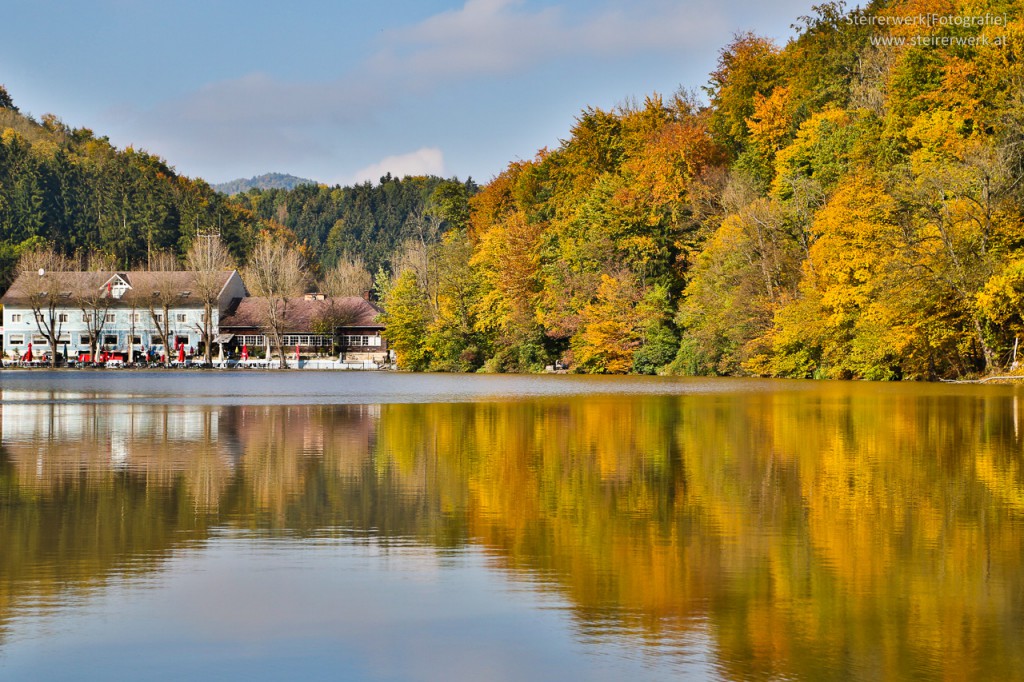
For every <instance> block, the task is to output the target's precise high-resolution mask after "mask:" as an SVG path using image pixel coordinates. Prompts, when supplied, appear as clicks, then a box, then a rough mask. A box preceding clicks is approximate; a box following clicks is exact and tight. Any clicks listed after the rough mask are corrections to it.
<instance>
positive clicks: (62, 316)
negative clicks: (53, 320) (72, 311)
mask: <svg viewBox="0 0 1024 682" xmlns="http://www.w3.org/2000/svg"><path fill="white" fill-rule="evenodd" d="M57 321H58V322H67V321H68V314H67V313H61V314H60V315H58V316H57Z"/></svg>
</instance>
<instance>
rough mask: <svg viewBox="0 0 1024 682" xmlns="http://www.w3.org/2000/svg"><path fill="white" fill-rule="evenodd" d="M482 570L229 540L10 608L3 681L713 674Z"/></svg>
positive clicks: (365, 546) (296, 544) (0, 654)
mask: <svg viewBox="0 0 1024 682" xmlns="http://www.w3.org/2000/svg"><path fill="white" fill-rule="evenodd" d="M489 563H490V562H489V561H488V559H487V558H486V557H485V556H484V554H483V553H482V552H479V551H477V550H467V551H464V552H460V553H458V554H457V555H454V556H453V555H447V556H446V557H445V559H444V560H443V562H442V561H441V560H439V558H438V557H437V555H436V553H435V552H434V551H432V550H430V549H427V548H422V547H417V546H415V545H412V544H407V545H400V546H388V547H381V546H378V545H376V544H374V543H372V542H371V543H366V542H363V541H357V542H352V541H349V540H330V541H328V540H324V539H320V540H318V541H308V542H300V541H295V540H289V539H276V540H272V541H270V540H258V539H256V538H254V537H253V536H251V535H246V534H245V533H244V532H229V533H226V534H222V535H220V536H219V537H215V538H213V539H211V540H210V541H208V543H206V544H205V545H204V546H202V547H199V548H194V549H190V550H182V551H179V552H177V553H176V554H175V556H174V557H173V558H171V559H169V560H168V561H167V562H166V564H165V565H164V566H163V568H162V569H161V571H160V573H159V574H157V575H155V576H147V577H145V578H142V579H136V578H133V579H130V580H115V581H112V582H111V583H110V584H109V585H108V586H107V587H106V588H105V589H104V590H103V591H102V592H100V593H98V594H95V595H93V597H92V598H91V599H89V600H88V601H87V602H86V603H84V604H80V605H79V606H78V607H77V608H75V609H63V610H60V611H58V612H56V613H50V614H48V615H45V616H39V615H38V614H33V613H31V608H28V609H19V612H18V613H16V614H15V616H14V618H13V619H12V621H11V622H10V623H9V625H10V629H11V631H12V633H13V636H12V637H10V638H9V639H8V641H7V642H6V643H5V644H4V645H3V647H2V648H0V673H3V675H4V676H9V677H8V679H30V678H31V679H47V680H84V679H147V680H181V679H246V680H281V679H297V680H398V679H401V680H405V679H408V680H437V681H438V682H441V681H452V680H566V679H586V680H595V681H598V680H623V679H643V680H657V679H678V676H679V675H680V674H690V675H694V676H697V677H708V676H710V674H711V673H710V671H709V669H708V668H707V667H706V666H707V660H706V657H705V655H704V653H705V651H704V650H705V648H706V647H707V646H708V643H707V641H691V642H689V646H688V651H689V653H688V654H687V655H685V656H684V655H677V656H674V657H672V659H671V660H666V659H665V657H664V656H656V655H654V654H653V653H652V652H651V651H645V649H644V648H643V647H641V646H637V645H636V644H635V643H630V644H628V645H621V646H618V647H616V646H614V645H611V646H609V644H610V642H609V641H607V640H605V641H599V642H595V643H594V644H593V645H587V644H584V643H581V642H580V641H578V640H577V639H576V638H575V636H574V632H573V627H572V622H571V619H572V616H571V613H570V611H569V607H568V606H567V604H566V603H565V602H564V601H563V600H561V599H560V598H558V597H556V596H553V595H551V594H549V593H548V594H545V593H537V592H533V591H530V590H523V589H516V586H515V584H514V583H512V584H509V583H508V582H506V580H507V578H508V576H506V575H503V574H502V572H500V571H496V570H494V567H493V566H491V565H489ZM25 611H28V612H27V613H26V612H25ZM693 639H694V640H696V639H697V637H694V638H693ZM675 653H676V654H679V652H675ZM85 662H88V665H87V666H85V665H83V664H84V663H85Z"/></svg>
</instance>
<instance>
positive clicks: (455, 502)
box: [0, 384, 1024, 679]
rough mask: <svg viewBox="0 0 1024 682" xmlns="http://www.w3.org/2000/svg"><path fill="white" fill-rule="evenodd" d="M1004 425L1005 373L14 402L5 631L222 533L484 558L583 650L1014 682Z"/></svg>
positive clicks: (1018, 445)
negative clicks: (470, 397) (940, 380)
mask: <svg viewBox="0 0 1024 682" xmlns="http://www.w3.org/2000/svg"><path fill="white" fill-rule="evenodd" d="M1018 422H1019V418H1018V404H1017V398H1016V397H1015V394H1014V393H1013V392H1012V390H1010V389H993V390H960V389H948V390H947V389H943V388H941V387H925V388H923V389H916V388H897V389H892V388H888V387H861V386H855V385H838V386H837V385H833V384H822V385H821V387H820V388H818V389H815V390H807V388H806V386H804V385H801V386H799V390H792V391H773V392H765V391H760V392H757V391H737V392H724V391H723V392H720V393H717V394H710V395H708V394H703V395H684V396H660V395H639V396H635V395H634V396H602V397H590V398H584V397H562V398H541V399H532V400H521V401H516V402H493V403H477V402H463V403H441V404H438V403H416V404H383V405H314V406H298V405H290V406H266V405H262V406H261V405H249V406H245V405H243V406H238V405H235V406H214V407H211V406H199V405H178V406H162V405H153V404H126V405H112V404H110V403H108V402H102V401H92V402H85V403H68V402H63V401H50V402H45V401H37V402H33V401H24V402H22V403H20V404H4V405H3V407H2V427H3V449H2V451H0V546H2V547H4V548H5V550H4V551H3V552H2V554H0V623H7V624H8V625H7V628H8V634H10V627H13V626H11V625H10V618H11V614H12V613H16V612H17V613H22V612H24V610H25V609H26V608H33V609H44V610H45V609H46V608H47V605H50V606H51V607H52V606H53V605H57V604H66V603H67V600H68V599H69V598H72V597H73V596H74V595H83V594H88V593H89V592H90V590H95V589H97V587H101V586H102V585H104V584H105V583H107V582H109V581H111V580H116V579H122V578H125V577H128V578H130V577H131V576H145V575H148V574H152V573H154V572H156V573H159V572H161V571H166V570H169V569H167V563H168V561H169V559H170V558H171V557H174V556H176V553H178V552H181V551H184V550H185V549H186V548H189V547H194V546H196V544H197V543H199V544H200V545H201V544H202V543H204V542H206V541H207V540H208V539H209V538H210V537H211V536H213V535H216V534H217V533H219V532H222V531H223V530H224V529H236V530H244V531H246V532H251V533H257V534H259V535H260V536H261V537H271V538H274V537H280V536H282V535H283V536H286V537H287V538H288V539H289V540H288V541H289V542H300V543H301V542H304V541H309V542H315V541H317V540H318V539H322V538H338V537H344V538H347V539H349V540H351V541H352V542H356V543H360V542H362V543H374V544H375V545H381V546H385V547H386V546H388V545H389V543H390V544H391V545H392V546H394V547H404V546H410V543H411V546H417V547H421V548H426V549H429V550H430V552H431V553H432V555H433V556H434V557H436V560H437V561H438V562H440V563H439V566H440V568H438V570H443V566H444V557H445V556H448V555H449V554H450V553H451V552H458V551H461V550H462V549H465V548H474V549H480V550H481V551H483V552H484V553H485V554H486V556H487V562H488V565H489V566H490V569H491V570H493V571H499V572H501V573H503V574H504V575H506V576H507V579H508V580H510V581H511V582H513V583H514V584H516V585H519V586H521V588H522V589H524V590H529V591H531V592H540V593H551V594H554V595H557V596H559V597H560V598H564V599H565V600H566V601H567V603H568V604H569V605H570V607H571V614H572V621H573V624H574V625H573V627H574V630H575V635H576V638H577V640H578V641H579V642H583V643H584V644H586V645H587V646H595V647H625V648H626V649H631V648H634V647H640V648H642V649H643V650H645V651H647V652H649V653H650V654H651V655H652V656H654V657H655V658H656V659H657V660H660V661H662V663H663V664H665V665H669V666H671V665H673V662H678V661H684V660H687V659H688V658H692V657H693V656H695V655H699V654H701V651H700V650H699V649H700V647H708V646H710V649H711V651H710V656H711V659H712V661H711V663H712V665H713V666H714V668H715V670H716V671H717V673H718V674H719V675H720V676H722V677H725V678H730V679H736V678H751V677H755V678H756V677H777V676H798V677H801V678H812V679H815V678H819V677H852V676H856V677H871V678H878V677H881V678H892V677H917V676H921V675H942V676H951V677H983V678H1001V679H1009V678H1012V677H1016V676H1020V675H1021V674H1022V671H1024V651H1022V649H1021V647H1020V646H1019V638H1018V635H1019V633H1020V632H1021V631H1024V566H1022V562H1024V522H1022V513H1024V474H1022V471H1021V466H1022V455H1021V453H1022V435H1021V434H1020V432H1019V423H1018ZM270 546H273V542H272V543H271V544H270ZM253 551H259V550H253ZM267 551H272V550H267ZM69 595H71V596H69ZM708 638H710V643H709V642H708ZM696 643H699V646H698V644H696Z"/></svg>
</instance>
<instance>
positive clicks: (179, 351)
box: [178, 344, 185, 362]
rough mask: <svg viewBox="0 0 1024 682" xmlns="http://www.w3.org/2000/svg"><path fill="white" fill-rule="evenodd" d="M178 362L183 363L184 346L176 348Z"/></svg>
mask: <svg viewBox="0 0 1024 682" xmlns="http://www.w3.org/2000/svg"><path fill="white" fill-rule="evenodd" d="M178 362H185V344H181V345H180V346H178Z"/></svg>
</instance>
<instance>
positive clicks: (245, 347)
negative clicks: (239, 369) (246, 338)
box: [242, 344, 249, 360]
mask: <svg viewBox="0 0 1024 682" xmlns="http://www.w3.org/2000/svg"><path fill="white" fill-rule="evenodd" d="M242 359H243V360H248V359H249V346H248V345H246V344H242Z"/></svg>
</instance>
